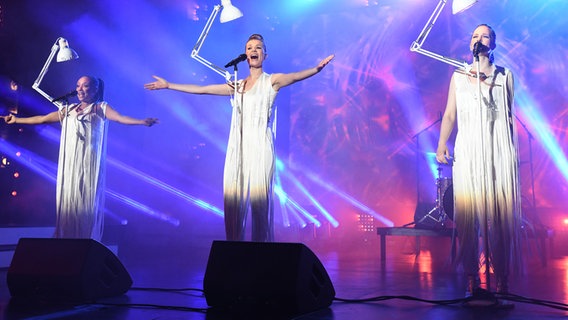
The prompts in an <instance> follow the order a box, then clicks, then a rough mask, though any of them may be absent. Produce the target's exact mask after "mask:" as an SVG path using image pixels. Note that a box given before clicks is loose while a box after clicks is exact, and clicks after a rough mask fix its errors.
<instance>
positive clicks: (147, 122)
mask: <svg viewBox="0 0 568 320" xmlns="http://www.w3.org/2000/svg"><path fill="white" fill-rule="evenodd" d="M105 114H106V117H107V119H109V120H111V121H116V122H118V123H122V124H137V125H144V126H147V127H151V126H153V125H154V124H156V123H158V119H156V118H146V119H136V118H132V117H129V116H125V115H122V114H120V113H118V111H116V110H114V109H113V108H112V107H111V106H110V105H107V107H106V113H105Z"/></svg>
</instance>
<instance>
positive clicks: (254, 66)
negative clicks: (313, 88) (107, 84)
mask: <svg viewBox="0 0 568 320" xmlns="http://www.w3.org/2000/svg"><path fill="white" fill-rule="evenodd" d="M245 54H246V59H247V62H248V65H249V71H250V74H249V76H248V77H246V78H245V79H244V80H242V81H238V82H237V84H236V85H237V93H236V96H235V97H234V101H235V105H234V106H233V113H232V119H231V130H230V134H229V142H228V147H227V154H226V157H225V169H224V177H223V185H224V186H223V188H224V190H223V195H224V211H225V233H226V237H227V240H238V241H241V240H244V238H245V227H246V225H245V224H246V220H247V211H248V208H247V204H248V203H249V201H248V200H250V206H251V214H252V216H251V222H252V241H259V242H270V241H274V225H273V207H272V194H273V190H272V185H273V175H274V162H275V157H274V142H273V140H274V136H273V131H272V123H273V122H274V112H273V104H274V99H275V98H276V94H277V93H278V91H279V90H280V89H282V88H284V87H286V86H289V85H291V84H293V83H295V82H298V81H301V80H304V79H307V78H309V77H311V76H313V75H315V74H317V73H318V72H320V71H321V70H322V69H323V68H324V67H325V66H326V65H327V64H328V63H329V62H330V61H331V60H332V59H333V57H334V55H330V56H328V57H327V58H325V59H323V60H322V61H321V62H320V63H319V64H318V65H317V66H315V67H313V68H310V69H306V70H303V71H299V72H293V73H274V74H267V73H265V72H264V71H263V68H262V64H263V62H264V61H265V60H266V58H267V56H268V55H267V53H266V44H265V41H264V38H263V37H262V36H261V35H259V34H253V35H251V36H250V37H249V38H248V40H247V42H246V44H245ZM154 78H155V79H156V81H154V82H151V83H148V84H146V85H144V87H145V88H146V89H149V90H158V89H171V90H177V91H182V92H187V93H193V94H211V95H220V96H230V95H232V94H234V89H235V87H234V85H233V84H232V83H229V84H217V85H205V86H199V85H193V84H176V83H169V82H168V81H166V80H165V79H163V78H160V77H156V76H154Z"/></svg>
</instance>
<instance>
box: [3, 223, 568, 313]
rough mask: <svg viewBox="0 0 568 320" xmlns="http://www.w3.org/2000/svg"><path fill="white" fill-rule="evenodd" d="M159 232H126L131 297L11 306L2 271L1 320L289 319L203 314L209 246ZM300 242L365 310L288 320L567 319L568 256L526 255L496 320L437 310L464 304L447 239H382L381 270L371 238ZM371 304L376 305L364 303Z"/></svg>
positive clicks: (334, 308) (458, 309) (335, 308)
mask: <svg viewBox="0 0 568 320" xmlns="http://www.w3.org/2000/svg"><path fill="white" fill-rule="evenodd" d="M164 231H165V232H160V231H158V230H154V231H153V232H152V233H148V232H146V231H131V230H128V228H127V229H126V231H125V232H123V235H122V237H121V238H120V243H119V249H118V257H119V259H120V261H121V262H122V264H123V265H124V266H125V267H126V269H127V270H128V272H129V273H130V275H131V277H132V279H133V282H134V284H133V288H131V289H130V290H129V291H128V292H127V293H126V294H125V295H123V296H118V297H113V298H107V299H101V300H100V301H98V302H99V303H100V304H76V305H68V306H64V305H59V304H55V303H45V302H44V303H23V304H22V303H16V302H15V301H13V300H11V297H10V293H9V291H8V287H7V284H6V275H7V269H0V277H1V282H0V310H1V312H0V317H2V318H3V319H7V320H8V319H136V320H140V319H208V320H217V319H224V320H225V319H253V318H257V319H286V318H292V317H290V316H286V317H283V316H281V315H278V314H270V313H266V312H264V313H262V314H255V315H254V316H250V315H247V316H234V315H228V314H226V313H223V312H219V311H217V310H213V309H211V308H208V306H207V303H206V301H205V298H204V296H203V294H202V292H201V291H200V290H202V289H203V277H204V274H205V271H206V266H207V261H208V259H209V252H210V248H211V244H212V241H213V240H215V239H214V238H215V237H214V236H210V235H199V234H195V233H194V234H191V233H184V232H169V231H168V230H164ZM301 240H302V242H303V243H304V244H306V246H307V247H308V248H310V249H311V251H313V252H314V253H315V254H316V256H317V257H318V258H319V260H320V261H321V262H322V264H323V265H324V267H325V270H326V271H327V273H328V274H329V276H330V279H331V282H332V284H333V286H334V288H335V291H336V295H335V297H336V298H340V299H353V300H367V301H353V302H343V301H339V300H337V299H336V300H334V301H333V302H332V304H331V306H330V307H329V308H324V309H319V310H317V311H315V312H312V313H308V314H302V315H297V316H296V317H295V318H294V319H301V320H308V319H309V320H316V319H334V320H353V319H356V320H367V319H373V320H374V319H436V320H438V319H481V318H483V319H521V320H522V319H561V318H565V317H566V316H568V311H566V310H567V306H566V305H563V303H566V302H567V300H568V256H566V255H563V254H558V253H555V252H551V253H550V257H548V260H547V264H546V266H544V265H543V264H542V261H541V260H540V258H539V257H538V256H536V255H535V254H534V253H535V252H534V251H535V250H528V251H529V252H528V253H529V254H528V258H527V263H526V271H525V274H524V275H522V276H516V277H513V278H512V279H511V284H510V289H511V292H512V293H513V294H515V295H518V297H516V298H515V299H516V300H517V301H513V302H512V303H513V304H514V307H513V308H512V309H509V310H499V309H495V308H489V307H481V308H467V307H464V306H462V304H461V303H460V302H459V301H456V302H455V303H452V304H448V305H442V304H440V303H442V302H445V301H446V302H447V301H448V300H454V299H461V298H463V297H464V294H465V280H464V277H463V276H462V274H461V273H460V272H459V271H455V270H453V269H452V268H451V267H450V263H449V262H450V254H449V253H450V239H449V238H434V237H432V238H422V239H421V242H420V248H419V251H418V252H417V251H416V242H415V240H416V239H415V237H406V236H400V237H387V243H386V245H387V246H388V250H387V253H386V254H387V257H386V260H385V263H384V265H383V264H382V263H381V260H380V243H379V239H378V236H377V235H376V234H373V233H368V234H366V235H362V236H361V237H360V238H358V239H350V241H346V240H345V239H334V238H333V236H331V237H325V238H309V239H305V238H304V239H301ZM291 242H294V241H291ZM417 253H418V254H417ZM164 289H196V290H180V291H169V290H164ZM372 298H376V299H374V300H375V301H369V300H371V299H372ZM512 298H513V297H511V299H512ZM529 298H530V299H535V300H533V301H529V300H528V299H529ZM426 300H429V301H426ZM501 301H505V300H503V299H502V300H501ZM506 301H509V300H506ZM520 301H522V302H520ZM538 302H540V303H542V302H547V303H548V305H541V304H537V303H538ZM551 306H557V307H562V308H564V309H563V310H562V309H556V308H552V307H551Z"/></svg>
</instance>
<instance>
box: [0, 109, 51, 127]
mask: <svg viewBox="0 0 568 320" xmlns="http://www.w3.org/2000/svg"><path fill="white" fill-rule="evenodd" d="M58 113H59V111H53V112H50V113H48V114H45V115H41V116H33V117H27V118H18V117H16V116H15V115H13V114H9V115H7V116H2V118H4V122H6V123H8V124H14V123H20V124H41V123H50V122H58V121H59V114H58Z"/></svg>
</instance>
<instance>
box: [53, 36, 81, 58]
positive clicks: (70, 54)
mask: <svg viewBox="0 0 568 320" xmlns="http://www.w3.org/2000/svg"><path fill="white" fill-rule="evenodd" d="M78 58H79V55H78V54H77V52H75V50H73V49H71V48H69V43H68V42H67V40H66V39H65V38H60V39H59V52H57V62H63V61H69V60H73V59H78Z"/></svg>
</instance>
